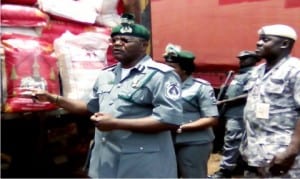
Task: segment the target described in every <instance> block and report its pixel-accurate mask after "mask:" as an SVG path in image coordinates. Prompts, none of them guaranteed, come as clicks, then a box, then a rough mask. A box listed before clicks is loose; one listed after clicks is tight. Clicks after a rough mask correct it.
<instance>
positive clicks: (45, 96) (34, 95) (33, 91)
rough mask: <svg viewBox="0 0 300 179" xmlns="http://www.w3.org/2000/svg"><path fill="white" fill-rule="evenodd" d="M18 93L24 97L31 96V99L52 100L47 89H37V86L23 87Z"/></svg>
mask: <svg viewBox="0 0 300 179" xmlns="http://www.w3.org/2000/svg"><path fill="white" fill-rule="evenodd" d="M20 95H21V96H22V97H25V98H31V99H32V100H38V101H50V102H52V101H51V100H53V99H52V98H51V94H50V93H48V92H47V91H44V90H41V89H37V88H24V89H21V93H20Z"/></svg>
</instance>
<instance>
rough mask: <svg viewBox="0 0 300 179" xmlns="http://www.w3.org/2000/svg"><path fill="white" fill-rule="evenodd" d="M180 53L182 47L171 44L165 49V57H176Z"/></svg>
mask: <svg viewBox="0 0 300 179" xmlns="http://www.w3.org/2000/svg"><path fill="white" fill-rule="evenodd" d="M180 51H181V47H180V46H178V45H174V44H170V43H169V44H168V45H167V46H166V48H165V53H164V54H163V56H173V57H176V56H177V55H178V53H179V52H180Z"/></svg>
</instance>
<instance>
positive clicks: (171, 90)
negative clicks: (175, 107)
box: [165, 82, 181, 100]
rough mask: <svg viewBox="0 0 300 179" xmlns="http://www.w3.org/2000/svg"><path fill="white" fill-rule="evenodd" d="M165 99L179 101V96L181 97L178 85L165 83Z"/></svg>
mask: <svg viewBox="0 0 300 179" xmlns="http://www.w3.org/2000/svg"><path fill="white" fill-rule="evenodd" d="M165 95H166V97H167V98H170V99H173V100H175V99H179V97H180V95H181V89H180V85H179V84H178V83H176V82H175V83H170V82H168V83H166V93H165Z"/></svg>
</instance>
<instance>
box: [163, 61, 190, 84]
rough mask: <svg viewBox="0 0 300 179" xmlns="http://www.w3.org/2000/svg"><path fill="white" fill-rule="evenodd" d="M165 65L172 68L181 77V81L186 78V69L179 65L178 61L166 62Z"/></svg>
mask: <svg viewBox="0 0 300 179" xmlns="http://www.w3.org/2000/svg"><path fill="white" fill-rule="evenodd" d="M166 65H168V66H170V67H173V68H174V70H175V72H176V73H177V74H178V75H179V77H180V78H181V81H184V80H185V79H186V78H187V76H188V75H187V74H186V71H185V70H183V69H182V68H181V67H180V65H179V63H172V62H166Z"/></svg>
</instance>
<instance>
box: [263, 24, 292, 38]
mask: <svg viewBox="0 0 300 179" xmlns="http://www.w3.org/2000/svg"><path fill="white" fill-rule="evenodd" d="M258 34H259V35H262V34H264V35H275V36H279V37H285V38H289V39H293V40H297V33H296V31H295V30H294V29H293V28H292V27H290V26H287V25H283V24H275V25H267V26H264V27H262V28H261V29H259V30H258Z"/></svg>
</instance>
